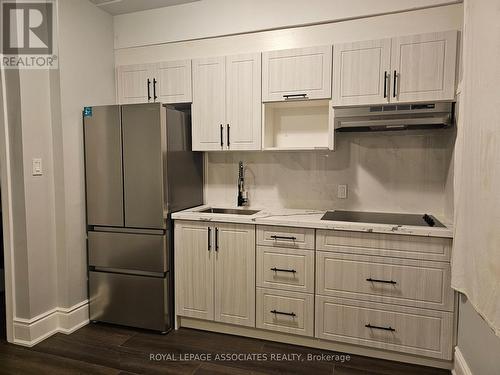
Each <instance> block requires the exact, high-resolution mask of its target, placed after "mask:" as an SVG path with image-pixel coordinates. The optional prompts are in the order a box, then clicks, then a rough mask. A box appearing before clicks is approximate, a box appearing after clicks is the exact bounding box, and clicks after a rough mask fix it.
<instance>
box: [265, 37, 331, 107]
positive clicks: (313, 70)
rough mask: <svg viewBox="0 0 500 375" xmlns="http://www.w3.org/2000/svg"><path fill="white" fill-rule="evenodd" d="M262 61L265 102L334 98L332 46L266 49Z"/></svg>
mask: <svg viewBox="0 0 500 375" xmlns="http://www.w3.org/2000/svg"><path fill="white" fill-rule="evenodd" d="M262 64H263V65H262V101H263V102H275V101H283V100H290V99H329V98H330V97H331V94H332V86H331V85H332V81H331V75H332V47H331V46H322V47H308V48H296V49H288V50H282V51H270V52H264V53H263V54H262Z"/></svg>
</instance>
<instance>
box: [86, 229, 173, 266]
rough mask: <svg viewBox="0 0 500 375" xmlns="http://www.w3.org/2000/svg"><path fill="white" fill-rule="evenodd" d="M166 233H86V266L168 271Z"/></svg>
mask: <svg viewBox="0 0 500 375" xmlns="http://www.w3.org/2000/svg"><path fill="white" fill-rule="evenodd" d="M167 235H168V232H167ZM167 235H161V234H136V233H118V232H88V239H89V243H88V246H89V247H88V249H89V266H92V267H100V268H113V269H123V270H134V271H143V272H157V273H163V272H166V271H168V257H167V249H166V236H167Z"/></svg>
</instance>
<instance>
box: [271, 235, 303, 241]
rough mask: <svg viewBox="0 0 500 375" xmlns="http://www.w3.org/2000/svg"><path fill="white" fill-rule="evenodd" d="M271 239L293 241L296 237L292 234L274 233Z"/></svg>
mask: <svg viewBox="0 0 500 375" xmlns="http://www.w3.org/2000/svg"><path fill="white" fill-rule="evenodd" d="M271 238H272V239H273V240H290V241H295V240H296V239H297V237H294V236H275V235H274V234H273V235H272V236H271Z"/></svg>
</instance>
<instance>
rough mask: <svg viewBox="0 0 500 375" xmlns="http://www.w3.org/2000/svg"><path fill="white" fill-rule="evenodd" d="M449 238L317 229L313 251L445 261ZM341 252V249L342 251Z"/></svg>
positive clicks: (448, 252)
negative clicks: (346, 250) (314, 249)
mask: <svg viewBox="0 0 500 375" xmlns="http://www.w3.org/2000/svg"><path fill="white" fill-rule="evenodd" d="M451 243H452V240H451V239H450V238H440V237H423V236H408V235H402V234H382V233H368V232H349V231H338V230H324V229H321V230H317V231H316V249H317V250H323V251H335V252H339V251H345V248H346V247H347V248H349V249H348V252H349V253H356V254H366V255H381V256H395V257H398V258H412V259H427V260H438V261H449V260H450V251H451ZM342 249H343V250H342Z"/></svg>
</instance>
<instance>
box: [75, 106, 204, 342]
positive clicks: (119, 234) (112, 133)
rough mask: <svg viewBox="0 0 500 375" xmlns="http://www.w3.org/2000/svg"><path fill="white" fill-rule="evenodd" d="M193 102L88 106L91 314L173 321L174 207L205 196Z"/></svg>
mask: <svg viewBox="0 0 500 375" xmlns="http://www.w3.org/2000/svg"><path fill="white" fill-rule="evenodd" d="M189 109H190V107H189V106H187V107H186V106H182V107H179V106H177V107H175V106H165V105H162V104H160V103H151V104H131V105H122V106H119V105H111V106H98V107H85V108H84V111H83V124H84V138H85V177H86V181H85V183H86V198H87V250H88V263H89V273H88V275H89V301H90V302H89V307H90V320H91V321H102V322H108V323H115V324H121V325H127V326H133V327H139V328H145V329H152V330H157V331H161V332H166V331H168V330H169V329H170V328H171V327H172V324H173V315H174V312H173V291H174V289H173V280H174V278H173V243H174V242H173V238H172V236H173V228H172V221H171V218H170V215H171V213H172V212H175V211H179V210H182V209H185V208H189V207H194V206H197V205H200V204H202V202H203V162H202V154H201V153H198V152H192V151H191V115H190V111H189Z"/></svg>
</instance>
